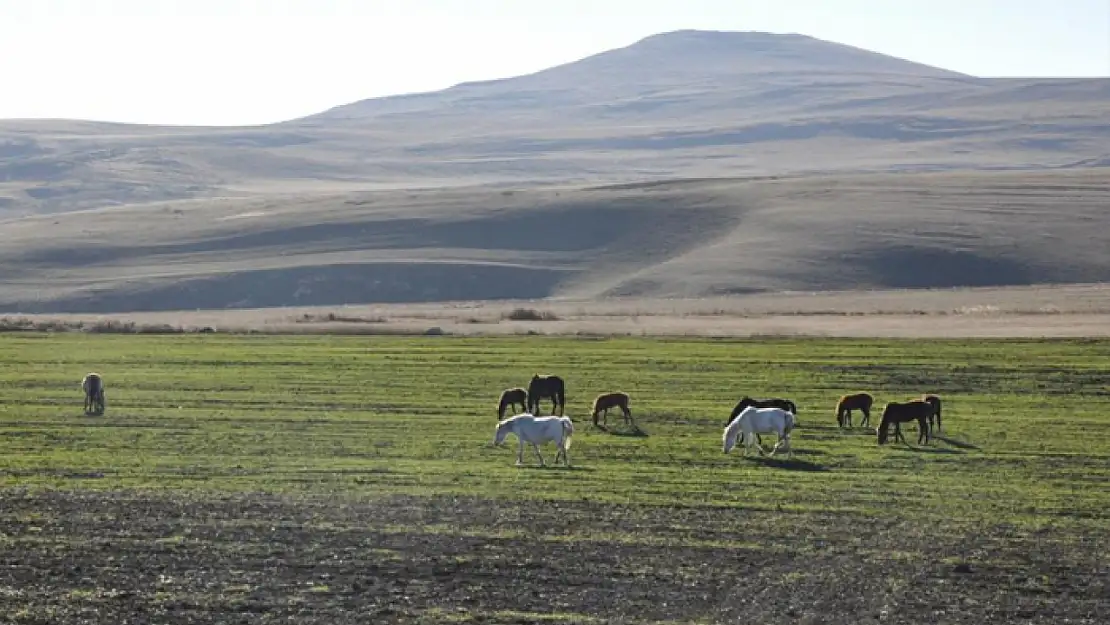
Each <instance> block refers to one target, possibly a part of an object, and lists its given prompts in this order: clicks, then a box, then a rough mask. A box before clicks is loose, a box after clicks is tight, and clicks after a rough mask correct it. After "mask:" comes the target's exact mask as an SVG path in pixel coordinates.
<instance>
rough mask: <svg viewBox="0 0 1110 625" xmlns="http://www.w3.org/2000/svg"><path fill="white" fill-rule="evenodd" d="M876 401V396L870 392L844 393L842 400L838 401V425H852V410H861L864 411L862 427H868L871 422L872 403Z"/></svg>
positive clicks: (861, 420)
mask: <svg viewBox="0 0 1110 625" xmlns="http://www.w3.org/2000/svg"><path fill="white" fill-rule="evenodd" d="M874 403H875V398H874V397H872V396H871V394H870V393H855V394H853V395H844V396H843V397H841V398H840V401H838V402H836V425H837V426H838V427H852V411H853V410H859V411H860V412H862V413H863V418H862V419H860V422H859V425H860V427H867V425H870V424H871V405H872V404H874Z"/></svg>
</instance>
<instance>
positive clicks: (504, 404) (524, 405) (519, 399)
mask: <svg viewBox="0 0 1110 625" xmlns="http://www.w3.org/2000/svg"><path fill="white" fill-rule="evenodd" d="M517 404H520V409H521V411H524V410H527V409H528V391H526V390H524V389H522V388H520V387H519V386H518V387H516V388H507V389H505V390H504V391H502V392H501V401H500V402H498V403H497V420H498V421H500V420H501V419H503V418H504V416H505V409H506V408H508V407H510V406H512V407H513V409H514V410H515V409H516V405H517Z"/></svg>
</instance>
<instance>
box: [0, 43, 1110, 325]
mask: <svg viewBox="0 0 1110 625" xmlns="http://www.w3.org/2000/svg"><path fill="white" fill-rule="evenodd" d="M1106 119H1110V79H1052V78H1044V79H1033V78H1030V79H987V78H979V77H974V76H967V75H963V74H959V73H956V72H951V71H947V70H944V69H939V68H934V67H929V66H925V65H921V64H917V63H912V62H909V61H905V60H901V59H896V58H892V57H889V56H885V55H881V54H877V53H874V52H869V51H866V50H861V49H858V48H853V47H850V46H845V45H841V44H836V43H831V42H827V41H822V40H819V39H815V38H812V37H806V36H803V35H793V34H792V35H776V34H768V33H734V32H703V31H677V32H672V33H664V34H660V35H654V36H651V37H647V38H645V39H643V40H641V41H638V42H635V43H633V44H631V45H629V46H626V47H624V48H620V49H616V50H610V51H606V52H602V53H600V54H596V55H593V56H590V57H587V58H584V59H581V60H578V61H575V62H572V63H567V64H564V65H560V66H557V67H552V68H549V69H546V70H543V71H540V72H536V73H533V74H529V75H525V76H518V77H513V78H506V79H503V80H494V81H484V82H476V83H463V84H460V85H457V86H455V87H452V88H449V89H445V90H442V91H437V92H430V93H419V94H408V95H400V96H392V97H385V98H375V99H371V100H364V101H361V102H355V103H350V104H346V105H342V106H337V107H335V108H332V109H330V110H327V111H323V112H321V113H319V114H316V115H311V116H308V117H305V118H301V119H295V120H289V121H287V122H282V123H278V124H272V125H266V126H252V127H240V128H202V127H158V126H139V125H127V124H103V123H95V122H85V121H74V120H40V121H35V120H8V121H0V238H3V240H4V241H6V242H8V243H6V244H5V245H4V246H0V247H2V249H0V266H3V267H4V268H5V270H4V272H3V273H2V274H0V310H6V311H9V312H10V311H20V310H23V311H28V310H39V311H50V310H95V311H102V312H107V311H111V310H129V309H135V308H144V309H165V308H176V307H188V308H195V307H198V306H202V307H216V308H220V307H227V306H278V305H288V304H298V305H310V304H316V303H327V304H333V303H337V302H338V303H359V302H374V301H438V300H443V299H485V298H504V297H546V296H550V295H560V294H562V295H575V296H581V297H610V296H614V295H629V294H632V295H685V296H699V295H706V294H719V293H736V292H752V291H762V290H781V289H808V290H817V289H826V288H837V289H851V288H860V287H866V288H881V287H885V286H911V287H912V286H958V285H964V284H979V285H995V284H998V285H1003V284H1029V283H1034V282H1046V281H1047V282H1071V281H1098V280H1104V279H1110V276H1106V275H1104V272H1105V267H1107V266H1110V265H1108V263H1107V261H1108V260H1110V259H1108V258H1106V257H1105V252H1104V251H1103V250H1105V249H1108V248H1107V246H1106V244H1107V243H1110V241H1104V240H1103V239H1102V238H1100V237H1101V236H1102V234H1101V231H1100V230H1099V229H1097V228H1094V226H1097V225H1099V224H1101V223H1105V220H1104V218H1103V216H1102V212H1104V210H1105V206H1106V205H1107V200H1108V195H1107V185H1106V176H1107V170H1106V169H1105V168H1106V166H1107V165H1110V125H1108V124H1106V123H1105V120H1106ZM1001 170H1020V171H1017V172H1006V171H1001ZM928 172H933V173H928ZM937 189H942V190H943V191H937ZM78 211H80V212H78ZM63 213H65V214H64V215H63ZM1046 233H1048V234H1046ZM1046 236H1050V237H1059V238H1058V239H1052V238H1046ZM1053 241H1068V242H1069V245H1070V247H1067V246H1063V247H1062V246H1060V245H1058V244H1056V243H1054V242H1053ZM1061 250H1066V253H1064V252H1062V251H1061ZM340 300H343V301H340Z"/></svg>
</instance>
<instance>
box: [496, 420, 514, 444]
mask: <svg viewBox="0 0 1110 625" xmlns="http://www.w3.org/2000/svg"><path fill="white" fill-rule="evenodd" d="M512 429H513V428H512V423H511V422H510V421H508V420H505V421H500V422H498V423H497V430H496V431H494V433H493V445H494V446H495V447H497V446H500V445H503V444H504V443H505V437H506V436H508V435H509V432H510V431H511V430H512Z"/></svg>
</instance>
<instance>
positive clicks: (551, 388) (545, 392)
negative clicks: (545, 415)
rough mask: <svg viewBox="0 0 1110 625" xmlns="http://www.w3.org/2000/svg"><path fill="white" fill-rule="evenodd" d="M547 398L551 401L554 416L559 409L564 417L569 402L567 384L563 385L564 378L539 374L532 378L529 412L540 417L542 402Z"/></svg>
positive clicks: (560, 414) (529, 386) (529, 392)
mask: <svg viewBox="0 0 1110 625" xmlns="http://www.w3.org/2000/svg"><path fill="white" fill-rule="evenodd" d="M545 397H547V398H550V399H551V412H552V414H554V413H555V409H556V408H558V409H559V413H558V414H559V416H560V417H561V416H563V411H564V410H565V409H566V401H567V398H566V384H564V383H563V378H560V377H559V376H557V375H539V374H538V373H537V374H535V375H533V376H532V381H531V382H529V384H528V412H530V413H532V414H534V415H536V416H539V414H540V400H541V399H543V398H545Z"/></svg>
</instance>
